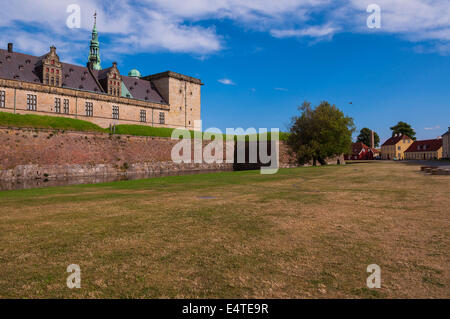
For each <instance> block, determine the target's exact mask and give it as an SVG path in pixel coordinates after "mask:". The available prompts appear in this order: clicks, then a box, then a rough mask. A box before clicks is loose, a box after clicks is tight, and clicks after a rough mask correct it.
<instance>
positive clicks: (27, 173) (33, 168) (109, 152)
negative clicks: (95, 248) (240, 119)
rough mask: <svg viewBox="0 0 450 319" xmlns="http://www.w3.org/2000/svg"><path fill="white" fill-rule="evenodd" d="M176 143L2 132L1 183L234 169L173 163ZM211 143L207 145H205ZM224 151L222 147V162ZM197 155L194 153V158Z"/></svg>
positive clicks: (156, 139) (22, 130)
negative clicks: (40, 179)
mask: <svg viewBox="0 0 450 319" xmlns="http://www.w3.org/2000/svg"><path fill="white" fill-rule="evenodd" d="M176 143H178V141H176V140H171V139H170V138H159V137H141V136H127V135H110V134H104V133H84V132H69V131H66V132H64V131H54V130H42V129H39V130H36V129H28V128H0V144H1V145H2V146H1V147H0V179H3V180H17V179H34V178H42V177H43V175H48V176H45V177H46V178H58V177H59V176H63V177H68V176H91V175H97V174H98V175H113V174H122V173H124V172H125V173H129V174H147V173H158V172H171V171H179V170H194V169H195V170H197V169H199V170H207V169H213V170H217V169H231V168H232V164H225V163H224V164H206V163H202V164H195V163H193V164H175V163H173V162H172V160H171V151H172V148H173V146H174V145H175V144H176ZM208 143H209V142H207V141H205V142H204V145H206V144H208ZM192 144H194V143H192ZM192 147H193V145H192ZM229 149H230V148H229ZM232 151H233V149H232V148H231V151H230V152H232ZM226 152H227V146H226V145H224V150H223V156H224V158H225V156H226ZM193 156H194V152H193V150H192V156H191V158H193Z"/></svg>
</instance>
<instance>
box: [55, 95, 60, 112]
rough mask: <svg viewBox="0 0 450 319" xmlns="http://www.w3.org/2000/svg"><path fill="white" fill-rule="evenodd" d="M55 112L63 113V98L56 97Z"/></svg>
mask: <svg viewBox="0 0 450 319" xmlns="http://www.w3.org/2000/svg"><path fill="white" fill-rule="evenodd" d="M55 113H61V99H60V98H59V97H57V98H55Z"/></svg>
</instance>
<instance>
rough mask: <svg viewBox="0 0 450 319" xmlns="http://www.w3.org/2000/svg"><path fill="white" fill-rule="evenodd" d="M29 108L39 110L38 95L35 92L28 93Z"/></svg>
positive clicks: (29, 109)
mask: <svg viewBox="0 0 450 319" xmlns="http://www.w3.org/2000/svg"><path fill="white" fill-rule="evenodd" d="M27 110H28V111H36V110H37V96H36V95H33V94H27Z"/></svg>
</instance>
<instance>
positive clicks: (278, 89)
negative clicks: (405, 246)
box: [274, 88, 289, 92]
mask: <svg viewBox="0 0 450 319" xmlns="http://www.w3.org/2000/svg"><path fill="white" fill-rule="evenodd" d="M274 90H275V91H283V92H287V91H289V90H288V89H286V88H274Z"/></svg>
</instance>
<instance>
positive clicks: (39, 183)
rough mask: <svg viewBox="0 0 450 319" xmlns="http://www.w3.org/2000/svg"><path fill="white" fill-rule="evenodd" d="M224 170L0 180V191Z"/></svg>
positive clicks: (211, 171)
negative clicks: (13, 180)
mask: <svg viewBox="0 0 450 319" xmlns="http://www.w3.org/2000/svg"><path fill="white" fill-rule="evenodd" d="M224 171H226V170H193V171H179V172H167V173H154V174H147V175H119V176H117V175H114V176H92V177H71V178H68V179H58V180H53V179H51V180H49V179H33V180H24V181H16V182H6V181H0V191H8V190H21V189H31V188H45V187H55V186H71V185H85V184H100V183H110V182H118V181H130V180H139V179H149V178H158V177H164V176H181V175H197V174H206V173H217V172H224Z"/></svg>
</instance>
